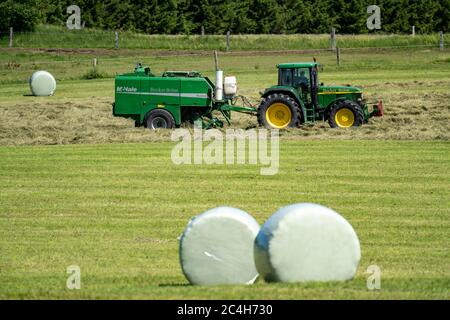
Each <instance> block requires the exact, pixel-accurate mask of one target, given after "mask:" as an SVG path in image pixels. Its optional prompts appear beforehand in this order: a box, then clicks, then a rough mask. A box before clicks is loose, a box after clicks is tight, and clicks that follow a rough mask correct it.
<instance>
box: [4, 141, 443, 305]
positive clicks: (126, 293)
mask: <svg viewBox="0 0 450 320" xmlns="http://www.w3.org/2000/svg"><path fill="white" fill-rule="evenodd" d="M172 147H173V144H172V143H147V144H117V145H84V146H40V147H22V148H12V147H1V148H0V179H1V181H2V183H1V184H0V247H1V248H2V250H1V251H2V259H1V260H0V270H1V272H0V282H1V283H2V286H1V289H0V297H2V298H36V297H39V298H119V297H126V298H184V299H186V298H188V299H191V298H215V299H222V298H225V299H243V298H256V299H278V298H284V299H299V298H310V299H311V298H314V299H317V298H327V299H335V298H367V299H372V298H449V295H448V287H449V284H450V283H449V279H450V274H449V269H448V245H449V239H448V229H449V227H450V224H449V221H450V211H449V205H450V203H449V200H448V199H449V197H450V193H449V190H448V188H447V187H448V180H449V179H450V176H449V172H450V171H449V165H448V159H449V154H450V147H449V144H448V143H446V142H431V141H425V142H413V141H409V142H389V141H388V142H386V141H384V142H381V141H379V142H377V141H347V142H346V141H335V142H313V141H310V142H298V141H297V142H289V141H282V142H281V154H280V169H279V173H278V174H276V175H274V176H261V175H259V169H260V166H259V165H256V166H255V165H234V166H230V165H228V166H222V165H180V166H177V165H174V164H173V163H172V162H171V158H170V154H171V148H172ZM218 181H220V183H219V182H218ZM296 202H317V203H321V204H323V205H326V206H329V207H331V208H333V209H335V210H337V211H338V212H340V213H341V214H342V215H343V216H344V217H345V218H347V219H348V220H349V221H350V223H351V224H352V225H353V226H354V228H355V230H356V231H357V233H358V236H359V239H360V241H361V248H362V260H361V263H360V266H359V269H358V273H357V276H356V277H355V279H354V280H352V281H349V282H345V283H319V284H265V283H263V282H259V283H258V284H257V285H255V286H231V287H195V286H189V285H187V281H186V280H185V278H184V277H183V275H182V272H181V269H180V267H179V263H178V241H177V237H178V236H179V235H180V233H181V232H182V230H183V228H184V227H185V225H186V223H187V222H188V221H189V219H191V218H192V217H193V216H195V215H197V214H199V213H200V212H202V211H204V210H206V209H208V208H211V207H215V206H220V205H230V206H235V207H238V208H242V209H243V210H246V211H248V212H249V213H251V214H252V215H254V216H255V217H256V219H257V220H258V221H259V222H260V223H263V222H264V221H265V219H267V218H268V217H269V216H270V214H271V213H272V212H274V211H275V210H276V209H277V208H279V207H281V206H284V205H286V204H289V203H296ZM74 264H75V265H78V266H80V268H81V283H82V289H81V290H74V291H70V290H68V289H67V288H66V287H65V284H66V280H67V276H68V275H67V274H66V268H67V267H68V266H69V265H74ZM372 264H376V265H378V266H379V267H380V268H381V270H382V283H381V285H382V290H381V291H379V292H370V291H368V290H367V288H366V279H367V276H368V275H367V274H366V273H365V272H366V269H367V267H368V266H369V265H372Z"/></svg>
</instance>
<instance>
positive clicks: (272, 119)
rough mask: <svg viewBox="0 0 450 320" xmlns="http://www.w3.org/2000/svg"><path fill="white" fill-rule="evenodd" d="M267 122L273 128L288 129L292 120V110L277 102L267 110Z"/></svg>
mask: <svg viewBox="0 0 450 320" xmlns="http://www.w3.org/2000/svg"><path fill="white" fill-rule="evenodd" d="M266 120H267V122H268V123H269V125H270V126H271V127H272V128H276V129H283V128H286V127H287V126H288V125H289V123H291V120H292V112H291V109H290V108H289V107H288V106H287V105H285V104H284V103H281V102H276V103H274V104H272V105H271V106H270V107H269V108H267V111H266Z"/></svg>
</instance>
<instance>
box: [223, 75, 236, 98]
mask: <svg viewBox="0 0 450 320" xmlns="http://www.w3.org/2000/svg"><path fill="white" fill-rule="evenodd" d="M223 91H224V93H225V95H226V96H235V95H236V94H237V79H236V77H235V76H226V77H225V80H224V81H223Z"/></svg>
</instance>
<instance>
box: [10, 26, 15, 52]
mask: <svg viewBox="0 0 450 320" xmlns="http://www.w3.org/2000/svg"><path fill="white" fill-rule="evenodd" d="M13 37H14V30H13V28H12V27H11V28H9V47H10V48H12V46H13Z"/></svg>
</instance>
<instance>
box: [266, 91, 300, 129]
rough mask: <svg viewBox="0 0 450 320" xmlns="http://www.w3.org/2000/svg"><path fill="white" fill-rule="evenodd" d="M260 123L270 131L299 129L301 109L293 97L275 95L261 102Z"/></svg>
mask: <svg viewBox="0 0 450 320" xmlns="http://www.w3.org/2000/svg"><path fill="white" fill-rule="evenodd" d="M257 115H258V123H259V125H260V126H264V127H266V128H268V129H284V128H287V127H297V126H298V125H299V124H300V120H301V111H300V108H299V106H298V104H297V102H295V101H294V100H293V99H292V98H291V97H289V96H287V95H284V94H280V93H275V94H271V95H269V96H267V97H266V98H264V99H263V100H262V101H261V104H260V105H259V108H258V112H257Z"/></svg>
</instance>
